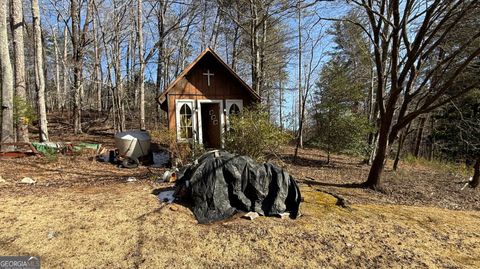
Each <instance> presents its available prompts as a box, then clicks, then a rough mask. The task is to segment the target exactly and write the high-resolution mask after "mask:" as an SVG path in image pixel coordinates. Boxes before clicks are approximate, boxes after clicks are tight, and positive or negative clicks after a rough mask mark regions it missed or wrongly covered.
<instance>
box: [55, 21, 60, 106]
mask: <svg viewBox="0 0 480 269" xmlns="http://www.w3.org/2000/svg"><path fill="white" fill-rule="evenodd" d="M53 49H54V54H55V87H56V90H57V96H56V97H55V105H56V109H57V110H60V108H61V106H60V96H61V95H62V89H61V87H60V59H59V58H60V57H59V56H58V54H59V52H58V42H57V28H55V30H53Z"/></svg>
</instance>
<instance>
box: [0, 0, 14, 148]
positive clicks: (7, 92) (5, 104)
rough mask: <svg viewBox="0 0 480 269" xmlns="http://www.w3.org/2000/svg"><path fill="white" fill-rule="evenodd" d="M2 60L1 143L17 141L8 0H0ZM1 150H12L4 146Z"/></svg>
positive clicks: (0, 53) (0, 46)
mask: <svg viewBox="0 0 480 269" xmlns="http://www.w3.org/2000/svg"><path fill="white" fill-rule="evenodd" d="M0 62H1V67H2V68H1V70H2V72H1V74H2V140H1V143H11V142H14V141H15V134H14V130H13V72H12V64H11V62H10V54H9V50H8V36H7V1H0ZM1 150H4V151H9V150H12V147H10V146H3V147H2V148H1Z"/></svg>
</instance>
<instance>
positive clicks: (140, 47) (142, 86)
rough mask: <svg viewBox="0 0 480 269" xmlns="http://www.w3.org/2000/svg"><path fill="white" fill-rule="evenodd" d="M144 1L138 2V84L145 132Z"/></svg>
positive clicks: (141, 119) (141, 127) (141, 121)
mask: <svg viewBox="0 0 480 269" xmlns="http://www.w3.org/2000/svg"><path fill="white" fill-rule="evenodd" d="M142 16H143V15H142V0H138V22H137V27H138V30H137V33H138V58H139V60H140V74H138V84H139V90H140V129H141V130H145V129H146V127H145V82H144V78H143V76H144V73H145V59H144V57H143V28H142V26H143V24H142Z"/></svg>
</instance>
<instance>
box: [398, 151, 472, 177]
mask: <svg viewBox="0 0 480 269" xmlns="http://www.w3.org/2000/svg"><path fill="white" fill-rule="evenodd" d="M403 161H404V163H406V164H408V165H410V166H413V167H416V166H420V167H427V168H431V169H433V170H437V171H442V172H446V173H450V174H458V175H463V176H467V175H469V174H470V173H471V171H470V169H469V168H468V167H467V166H466V165H465V164H458V163H452V162H448V161H442V160H437V159H433V160H428V159H425V158H422V157H419V158H416V157H415V156H413V155H411V154H407V155H406V156H405V157H404V158H403Z"/></svg>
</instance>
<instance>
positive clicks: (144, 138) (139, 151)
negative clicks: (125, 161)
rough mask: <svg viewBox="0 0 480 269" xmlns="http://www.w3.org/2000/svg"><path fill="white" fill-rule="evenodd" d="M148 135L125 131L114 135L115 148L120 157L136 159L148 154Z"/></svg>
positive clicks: (146, 133) (141, 132)
mask: <svg viewBox="0 0 480 269" xmlns="http://www.w3.org/2000/svg"><path fill="white" fill-rule="evenodd" d="M150 141H151V138H150V135H149V134H148V132H145V131H136V130H132V131H126V132H121V133H116V134H115V147H116V148H117V149H118V153H119V155H120V156H122V157H129V158H131V159H134V160H135V159H138V158H139V157H142V156H145V155H148V153H149V152H150Z"/></svg>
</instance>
